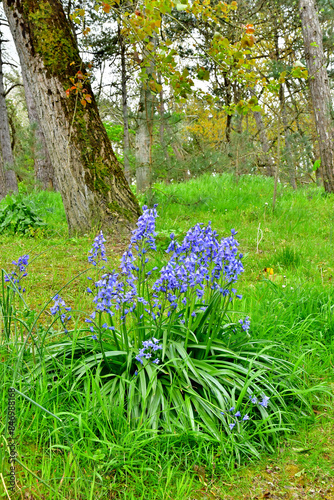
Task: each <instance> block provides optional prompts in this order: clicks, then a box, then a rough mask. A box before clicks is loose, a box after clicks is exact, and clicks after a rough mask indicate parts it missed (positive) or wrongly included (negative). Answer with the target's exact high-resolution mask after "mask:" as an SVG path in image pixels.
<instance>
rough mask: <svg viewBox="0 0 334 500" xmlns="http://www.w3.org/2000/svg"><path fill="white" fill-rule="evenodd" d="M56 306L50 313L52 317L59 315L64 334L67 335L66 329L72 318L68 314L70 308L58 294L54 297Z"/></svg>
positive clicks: (54, 305) (51, 308)
mask: <svg viewBox="0 0 334 500" xmlns="http://www.w3.org/2000/svg"><path fill="white" fill-rule="evenodd" d="M53 301H54V304H53V306H52V307H50V313H51V314H52V316H55V315H56V314H57V313H59V318H60V321H61V323H62V325H63V327H64V332H65V333H67V332H68V330H67V328H66V323H67V322H68V321H70V319H71V317H72V316H70V315H69V316H67V315H66V313H67V312H68V311H70V310H71V308H70V307H69V306H67V305H66V304H65V302H64V300H63V299H62V298H61V297H60V296H59V295H58V294H57V295H55V296H54V297H53Z"/></svg>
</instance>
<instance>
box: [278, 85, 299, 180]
mask: <svg viewBox="0 0 334 500" xmlns="http://www.w3.org/2000/svg"><path fill="white" fill-rule="evenodd" d="M279 99H280V103H281V106H280V111H281V113H282V123H283V129H284V141H285V150H286V155H287V164H288V169H289V176H290V184H291V186H292V188H293V189H297V183H296V170H295V167H294V159H293V156H292V151H291V144H290V133H289V127H288V118H287V114H286V105H285V95H284V85H283V83H281V85H280V90H279Z"/></svg>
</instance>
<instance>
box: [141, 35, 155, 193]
mask: <svg viewBox="0 0 334 500" xmlns="http://www.w3.org/2000/svg"><path fill="white" fill-rule="evenodd" d="M150 41H151V42H152V43H154V46H155V44H156V39H153V38H152V37H150ZM147 60H149V64H148V66H147V68H146V73H147V75H148V79H147V80H146V81H143V82H142V84H141V89H140V98H139V107H138V115H137V123H138V128H137V132H136V181H137V191H138V192H141V193H142V192H144V191H146V190H147V189H149V188H150V186H151V179H152V145H153V119H154V101H155V97H154V95H153V93H152V91H151V89H150V86H149V82H150V80H151V79H152V73H153V71H154V62H153V60H152V51H151V52H150V53H148V52H147V51H145V50H144V51H143V63H144V64H147Z"/></svg>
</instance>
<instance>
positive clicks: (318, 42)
mask: <svg viewBox="0 0 334 500" xmlns="http://www.w3.org/2000/svg"><path fill="white" fill-rule="evenodd" d="M299 9H300V15H301V22H302V30H303V38H304V47H305V57H306V62H307V69H308V72H309V87H310V92H311V97H312V103H313V109H314V115H315V124H316V128H317V134H318V136H319V150H320V157H321V167H322V174H323V180H324V186H325V190H326V191H327V192H333V191H334V133H333V122H332V120H331V95H330V88H329V81H328V74H327V70H326V66H325V57H324V51H323V44H322V32H321V29H320V23H319V18H318V13H317V9H316V4H315V0H299Z"/></svg>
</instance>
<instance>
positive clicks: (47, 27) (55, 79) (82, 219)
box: [3, 0, 140, 234]
mask: <svg viewBox="0 0 334 500" xmlns="http://www.w3.org/2000/svg"><path fill="white" fill-rule="evenodd" d="M3 5H4V9H5V12H6V15H7V18H8V21H9V25H10V29H11V32H12V35H13V38H14V41H15V44H16V48H17V52H18V54H19V56H20V61H21V66H22V67H23V71H24V72H25V74H26V77H27V82H28V85H29V87H30V89H31V90H32V91H33V92H34V97H35V103H36V108H37V112H38V116H39V120H40V123H41V126H42V130H43V133H44V137H45V139H46V142H47V145H48V150H49V154H50V158H51V162H52V164H53V165H54V167H55V177H56V182H57V185H58V186H59V190H60V192H61V195H62V198H63V202H64V207H65V212H66V216H67V221H68V226H69V232H70V234H74V233H86V232H87V231H89V230H91V229H93V228H96V227H102V229H104V230H109V231H110V230H114V229H115V228H119V229H121V228H124V227H126V228H128V226H129V224H130V225H132V224H133V223H134V221H135V220H136V218H137V217H138V215H139V214H140V209H139V206H138V203H137V201H136V199H135V197H134V195H133V193H132V192H131V190H130V188H129V186H128V183H127V182H126V179H125V177H124V173H123V171H122V168H121V165H120V164H119V162H118V161H117V159H116V156H115V154H114V152H113V150H112V147H111V143H110V141H109V139H108V136H107V133H106V130H105V128H104V126H103V124H102V121H101V119H100V116H99V112H98V108H97V105H96V101H95V99H94V96H93V93H92V89H91V86H90V83H89V76H88V75H87V73H86V70H85V66H84V64H83V62H82V61H81V58H80V56H79V51H78V47H77V44H76V41H75V39H74V36H73V33H72V30H71V27H70V25H69V23H68V21H67V19H66V16H65V14H64V10H63V7H62V4H61V2H60V1H59V0H49V1H47V2H40V1H37V0H4V2H3ZM70 79H71V80H70ZM74 85H77V88H79V86H80V85H82V87H81V89H79V91H78V94H76V91H75V90H72V91H71V92H70V93H69V97H67V94H66V90H67V89H69V87H71V86H74ZM87 95H89V96H90V99H91V103H89V102H87V101H86V106H84V105H83V104H82V102H84V96H87Z"/></svg>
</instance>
